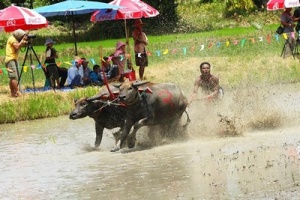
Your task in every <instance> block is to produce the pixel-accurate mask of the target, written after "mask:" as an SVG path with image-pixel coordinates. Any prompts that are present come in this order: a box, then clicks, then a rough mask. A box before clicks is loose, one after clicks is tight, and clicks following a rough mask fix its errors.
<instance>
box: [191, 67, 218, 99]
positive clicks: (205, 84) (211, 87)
mask: <svg viewBox="0 0 300 200" xmlns="http://www.w3.org/2000/svg"><path fill="white" fill-rule="evenodd" d="M200 72H201V75H200V76H199V77H198V78H197V79H196V81H195V82H194V89H193V93H192V95H191V98H190V100H189V104H190V103H192V101H194V100H198V99H199V98H197V92H198V89H199V88H201V92H202V96H201V98H200V100H215V99H217V98H218V96H219V93H220V92H221V91H222V89H221V88H220V86H219V78H218V77H217V76H214V75H212V74H211V73H210V64H209V63H208V62H203V63H201V64H200ZM220 89H221V90H220Z"/></svg>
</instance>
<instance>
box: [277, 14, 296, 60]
mask: <svg viewBox="0 0 300 200" xmlns="http://www.w3.org/2000/svg"><path fill="white" fill-rule="evenodd" d="M291 10H292V8H285V10H284V11H283V13H282V14H281V16H280V21H281V24H282V26H284V31H283V33H285V34H287V37H288V41H287V42H286V43H285V52H284V53H285V54H284V55H287V54H293V50H294V47H295V32H294V27H295V24H294V18H293V16H292V14H291Z"/></svg>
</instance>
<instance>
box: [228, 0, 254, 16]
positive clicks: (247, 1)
mask: <svg viewBox="0 0 300 200" xmlns="http://www.w3.org/2000/svg"><path fill="white" fill-rule="evenodd" d="M254 8H256V6H255V4H254V3H253V1H252V0H225V13H224V14H225V17H230V16H233V15H235V14H238V15H244V14H247V13H250V12H251V11H252V10H253V9H254Z"/></svg>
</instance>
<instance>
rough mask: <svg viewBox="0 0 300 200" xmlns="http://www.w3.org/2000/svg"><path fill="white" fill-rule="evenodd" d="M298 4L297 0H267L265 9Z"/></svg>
mask: <svg viewBox="0 0 300 200" xmlns="http://www.w3.org/2000/svg"><path fill="white" fill-rule="evenodd" d="M298 6H300V3H299V0H269V1H268V3H267V10H280V9H284V8H293V7H298Z"/></svg>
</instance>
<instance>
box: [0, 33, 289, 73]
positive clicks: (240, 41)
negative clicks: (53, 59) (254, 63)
mask: <svg viewBox="0 0 300 200" xmlns="http://www.w3.org/2000/svg"><path fill="white" fill-rule="evenodd" d="M281 36H282V37H281ZM280 39H284V40H286V39H288V35H287V34H286V33H283V34H282V35H278V34H274V36H272V35H271V34H267V35H266V36H258V37H249V38H236V39H234V40H230V39H225V40H213V41H212V40H210V41H208V42H207V43H205V42H203V43H200V44H199V46H198V48H197V45H196V46H195V44H193V45H192V46H184V47H181V48H180V47H176V48H173V49H171V48H168V47H166V48H164V49H163V50H160V49H155V50H153V52H155V53H154V54H152V53H151V51H148V52H147V55H148V56H158V57H160V56H168V55H170V54H172V55H176V54H183V55H187V54H188V53H189V52H188V50H189V51H190V52H196V53H197V52H203V51H205V50H206V49H213V48H220V47H223V45H224V47H226V48H230V46H237V45H238V46H240V47H242V48H245V47H246V43H247V42H249V43H252V44H255V43H256V42H260V43H262V42H264V41H266V42H267V44H272V41H275V42H279V41H280ZM180 49H182V51H180ZM128 55H129V54H128ZM129 56H130V55H129ZM138 56H139V57H141V54H138ZM120 58H121V60H124V59H125V57H124V56H122V55H120ZM89 60H90V61H91V63H92V64H93V65H95V64H96V61H95V59H94V58H90V59H89ZM72 62H74V60H73V61H62V62H57V63H56V64H57V66H59V67H60V66H62V65H63V64H65V65H69V66H72V65H73V64H72ZM45 66H46V65H45V64H38V65H30V68H31V69H33V70H38V69H42V67H45ZM28 67H29V66H26V65H25V66H23V71H24V72H27V71H28ZM3 74H8V72H7V70H6V68H5V67H4V68H0V75H3Z"/></svg>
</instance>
